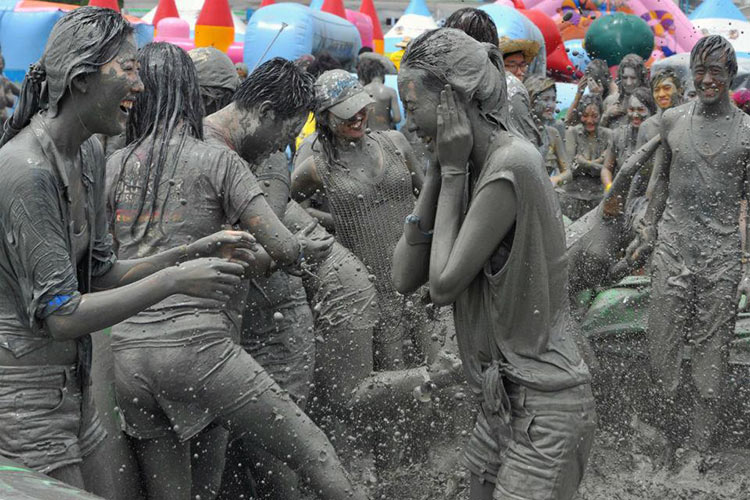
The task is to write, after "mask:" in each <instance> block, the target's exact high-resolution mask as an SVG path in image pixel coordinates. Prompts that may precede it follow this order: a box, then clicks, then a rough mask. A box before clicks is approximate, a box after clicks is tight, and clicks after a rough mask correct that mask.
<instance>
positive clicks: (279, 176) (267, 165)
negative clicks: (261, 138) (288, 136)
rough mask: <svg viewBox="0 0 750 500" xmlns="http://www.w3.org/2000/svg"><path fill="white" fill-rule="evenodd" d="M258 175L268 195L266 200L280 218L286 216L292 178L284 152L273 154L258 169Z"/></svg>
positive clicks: (264, 191)
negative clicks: (290, 177)
mask: <svg viewBox="0 0 750 500" xmlns="http://www.w3.org/2000/svg"><path fill="white" fill-rule="evenodd" d="M256 177H257V178H258V182H259V183H260V185H261V188H262V189H263V193H264V194H265V196H266V202H268V205H269V206H270V207H271V210H273V213H274V214H276V217H278V218H279V219H281V218H283V217H284V213H285V212H286V204H287V202H288V201H289V190H290V179H289V167H288V164H287V158H286V155H285V154H284V153H275V154H272V155H271V156H270V157H269V158H267V159H266V161H264V162H263V163H262V164H261V165H260V166H259V167H257V169H256Z"/></svg>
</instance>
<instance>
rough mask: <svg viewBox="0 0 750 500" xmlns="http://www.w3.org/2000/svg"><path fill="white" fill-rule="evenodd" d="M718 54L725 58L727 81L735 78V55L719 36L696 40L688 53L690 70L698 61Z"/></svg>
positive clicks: (730, 46) (729, 45)
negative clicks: (715, 53)
mask: <svg viewBox="0 0 750 500" xmlns="http://www.w3.org/2000/svg"><path fill="white" fill-rule="evenodd" d="M713 52H718V53H719V55H720V56H724V57H725V58H726V65H727V70H728V71H729V80H730V82H729V83H731V80H733V79H734V77H735V76H737V54H735V52H734V47H732V44H731V43H729V40H727V39H726V38H724V37H723V36H720V35H710V36H705V37H703V38H701V39H700V40H698V43H696V44H695V46H693V50H691V51H690V70H691V71H692V69H693V68H694V67H695V65H696V64H697V63H698V62H699V61H704V60H705V59H706V57H707V56H708V55H709V54H712V53H713Z"/></svg>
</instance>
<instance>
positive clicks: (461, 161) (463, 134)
mask: <svg viewBox="0 0 750 500" xmlns="http://www.w3.org/2000/svg"><path fill="white" fill-rule="evenodd" d="M473 147H474V134H473V133H472V130H471V123H470V122H469V117H468V116H467V115H466V110H465V109H464V107H463V105H460V104H459V105H456V98H455V94H454V92H453V89H452V88H451V86H450V85H446V86H445V88H444V89H443V90H442V91H441V92H440V105H439V106H438V109H437V156H438V161H439V162H440V169H441V174H442V175H443V176H449V175H464V174H466V169H467V167H468V163H469V156H470V155H471V150H472V148H473Z"/></svg>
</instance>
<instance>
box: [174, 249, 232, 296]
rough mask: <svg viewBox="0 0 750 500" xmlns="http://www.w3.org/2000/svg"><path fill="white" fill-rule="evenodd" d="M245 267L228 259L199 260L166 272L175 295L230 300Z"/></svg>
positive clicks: (184, 263) (185, 263)
mask: <svg viewBox="0 0 750 500" xmlns="http://www.w3.org/2000/svg"><path fill="white" fill-rule="evenodd" d="M245 269H246V266H244V265H242V264H239V263H236V262H230V261H228V260H226V259H217V258H200V259H194V260H190V261H187V262H183V263H182V264H180V265H179V266H174V267H170V268H167V269H165V270H164V272H167V273H168V276H169V277H170V278H171V280H172V283H173V288H174V292H175V293H182V294H185V295H190V296H191V297H200V298H204V299H213V300H219V301H226V300H228V299H229V298H230V297H231V296H232V295H233V294H234V293H235V291H236V290H237V286H239V284H240V282H241V281H242V277H243V275H244V274H245Z"/></svg>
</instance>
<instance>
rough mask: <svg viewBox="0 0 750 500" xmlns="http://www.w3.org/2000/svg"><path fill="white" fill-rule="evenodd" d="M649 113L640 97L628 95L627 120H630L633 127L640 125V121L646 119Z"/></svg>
mask: <svg viewBox="0 0 750 500" xmlns="http://www.w3.org/2000/svg"><path fill="white" fill-rule="evenodd" d="M650 115H651V113H649V111H648V108H647V107H646V105H645V104H643V103H642V102H641V101H640V99H638V98H637V97H635V96H630V99H629V100H628V120H630V124H631V125H632V126H633V128H638V127H640V126H641V123H643V122H644V121H646V118H648V117H649V116H650Z"/></svg>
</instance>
